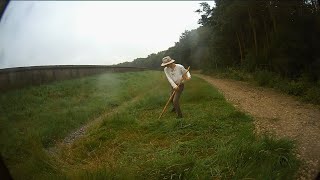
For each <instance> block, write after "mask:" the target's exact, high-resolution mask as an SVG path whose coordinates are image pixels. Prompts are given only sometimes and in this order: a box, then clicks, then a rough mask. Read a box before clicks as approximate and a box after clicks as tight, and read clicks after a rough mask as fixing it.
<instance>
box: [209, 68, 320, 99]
mask: <svg viewBox="0 0 320 180" xmlns="http://www.w3.org/2000/svg"><path fill="white" fill-rule="evenodd" d="M204 73H205V74H209V75H214V76H217V77H221V78H232V79H235V80H239V81H248V82H251V83H253V84H256V85H258V86H264V87H271V88H274V89H277V90H279V91H281V92H285V93H287V94H290V95H293V96H296V97H298V98H299V99H300V100H302V101H305V102H309V103H313V104H320V81H318V82H313V81H312V80H310V79H309V78H308V76H307V75H304V74H303V75H302V76H301V77H300V78H298V79H296V80H292V79H289V78H284V77H281V76H280V75H279V74H276V73H274V72H270V71H266V70H259V71H258V70H257V71H255V72H254V73H249V72H247V71H244V70H241V69H235V68H227V69H220V70H214V71H206V72H204Z"/></svg>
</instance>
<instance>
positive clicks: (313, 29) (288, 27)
mask: <svg viewBox="0 0 320 180" xmlns="http://www.w3.org/2000/svg"><path fill="white" fill-rule="evenodd" d="M195 9H196V7H195ZM196 12H198V13H199V14H200V15H201V18H200V19H199V24H201V25H202V26H200V27H199V28H198V29H195V30H191V31H185V32H183V33H182V34H181V36H180V39H179V41H178V42H176V44H175V46H173V47H170V48H168V49H167V50H165V51H161V52H158V53H153V54H150V55H149V56H148V57H146V58H137V59H135V60H134V61H133V62H125V63H121V64H119V65H120V66H138V67H141V66H143V67H150V68H159V64H160V62H161V59H162V58H163V57H164V56H167V55H169V56H171V57H172V58H174V59H176V60H177V62H178V63H181V64H183V65H185V66H191V67H192V68H193V69H195V68H198V69H201V70H203V71H209V72H212V71H214V72H215V73H217V72H220V71H222V72H229V69H237V70H239V71H238V72H237V73H241V74H243V73H245V74H248V75H249V76H253V77H256V75H258V76H259V77H258V79H257V82H258V84H261V85H267V86H269V87H275V88H277V89H280V90H282V91H283V92H287V93H288V94H293V95H297V96H301V97H302V98H303V99H304V100H306V101H308V102H312V103H317V104H319V103H320V101H319V99H320V98H319V94H320V87H319V82H320V71H319V69H320V41H319V39H320V4H319V1H318V0H281V1H279V0H268V1H257V0H215V7H210V6H209V5H208V4H207V3H200V9H198V10H197V11H196ZM231 73H232V72H231ZM230 76H233V74H231V75H230ZM246 76H247V75H246Z"/></svg>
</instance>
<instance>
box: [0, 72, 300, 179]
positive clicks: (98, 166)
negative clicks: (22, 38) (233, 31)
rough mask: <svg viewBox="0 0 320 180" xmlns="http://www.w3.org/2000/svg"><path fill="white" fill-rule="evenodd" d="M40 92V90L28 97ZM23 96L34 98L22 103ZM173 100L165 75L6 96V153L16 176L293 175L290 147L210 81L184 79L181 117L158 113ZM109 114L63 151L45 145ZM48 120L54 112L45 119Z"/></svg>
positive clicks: (102, 79) (109, 78)
mask: <svg viewBox="0 0 320 180" xmlns="http://www.w3.org/2000/svg"><path fill="white" fill-rule="evenodd" d="M110 83H111V84H110ZM57 88H60V89H59V91H57V90H56V89H57ZM35 92H38V94H42V95H41V96H40V97H38V96H37V95H38V94H37V95H33V96H31V95H32V94H36V93H35ZM50 92H51V93H52V92H55V93H57V94H60V97H61V99H60V98H58V97H57V96H55V97H50ZM24 94H28V96H30V97H29V98H28V100H25V103H23V104H24V105H21V104H19V103H18V99H19V98H23V95H24ZM79 94H81V97H82V98H83V99H81V98H80V99H81V100H79ZM135 97H136V98H135ZM137 97H138V98H137ZM168 97H169V84H168V82H167V81H166V78H165V77H164V76H163V73H161V72H138V73H123V74H105V75H101V76H94V77H89V78H85V79H79V80H76V81H65V82H60V83H55V84H52V85H46V86H41V87H33V88H30V89H24V90H19V91H15V92H11V93H7V94H5V95H2V96H1V101H2V102H4V103H7V104H10V103H12V104H10V105H9V107H12V108H16V109H15V110H11V108H8V107H4V106H3V105H2V106H1V108H2V109H5V108H6V109H5V110H6V111H1V112H6V114H1V117H2V116H4V117H6V119H1V122H3V124H4V125H5V128H4V126H2V127H1V145H2V146H1V153H2V154H3V156H4V157H5V160H6V162H7V164H8V165H9V168H10V171H11V173H12V174H13V175H14V178H16V179H31V178H35V179H48V178H51V179H198V178H199V179H212V178H216V179H241V178H254V179H292V178H293V177H294V175H295V172H296V170H297V168H298V161H297V160H296V158H295V157H294V155H293V148H294V146H293V143H292V142H291V141H288V140H283V139H281V140H276V139H274V138H273V137H270V136H262V137H260V136H256V135H255V134H254V133H253V129H254V126H253V123H252V119H251V118H250V117H248V116H247V115H245V114H244V113H241V112H238V111H237V110H235V109H234V107H233V106H232V105H230V104H228V103H227V102H226V101H225V99H224V97H223V96H222V95H221V94H220V93H218V91H217V90H216V89H215V88H213V87H211V86H210V85H209V84H207V83H206V82H205V81H203V80H201V79H199V78H196V77H194V78H193V79H192V80H191V81H189V82H188V83H187V84H186V85H185V91H184V92H183V94H182V97H181V108H182V112H183V115H184V118H182V119H176V115H175V114H174V113H170V112H166V113H165V114H164V116H163V117H162V118H161V119H158V116H159V114H160V112H161V110H162V108H163V106H164V105H165V103H166V101H167V98H168ZM65 98H66V99H68V100H64V99H65ZM133 98H135V99H136V100H135V101H130V99H133ZM10 99H17V100H16V101H12V102H10ZM44 99H45V100H44ZM101 99H103V100H101ZM35 101H36V102H35ZM56 101H58V102H56ZM38 102H42V104H41V106H39V105H37V104H40V103H38ZM124 102H126V105H125V106H124V105H123V103H124ZM14 103H16V104H17V105H16V106H15V104H14ZM1 104H3V103H1ZM56 104H60V106H55V105H56ZM32 105H33V106H32ZM78 108H80V109H78ZM24 109H28V110H24ZM66 109H68V110H67V111H69V113H63V112H64V111H66ZM109 110H114V111H113V112H114V113H110V114H109V115H108V116H106V117H105V118H104V119H103V121H102V122H101V123H100V124H95V126H94V127H92V128H90V129H89V131H88V132H87V134H86V135H85V136H83V137H81V138H79V139H77V140H76V141H75V142H74V143H73V144H72V145H60V146H58V147H57V148H59V150H60V151H58V152H57V154H50V153H47V152H46V151H44V150H43V148H44V147H47V146H52V145H53V144H54V142H55V141H59V139H61V138H63V137H64V136H65V135H66V134H68V132H70V131H72V130H73V129H75V128H77V127H79V126H81V125H82V124H84V123H87V122H89V121H90V120H91V119H92V118H94V117H97V116H99V115H100V114H101V113H103V112H104V111H109ZM56 111H58V112H60V113H61V114H60V113H56ZM81 111H85V112H86V113H84V112H81ZM28 112H29V113H30V114H28ZM78 113H80V115H78ZM19 114H20V116H19ZM84 114H85V115H84ZM50 116H53V117H57V118H52V119H48V118H44V117H50ZM83 116H84V117H83ZM9 117H10V118H9ZM23 117H25V119H24V118H23ZM70 126H71V127H70ZM52 129H54V130H52ZM21 132H23V133H25V134H21ZM26 134H31V135H26ZM10 149H11V150H12V151H10Z"/></svg>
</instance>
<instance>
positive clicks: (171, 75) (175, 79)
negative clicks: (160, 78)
mask: <svg viewBox="0 0 320 180" xmlns="http://www.w3.org/2000/svg"><path fill="white" fill-rule="evenodd" d="M186 71H187V70H186V69H185V68H184V67H183V66H182V65H181V64H176V66H175V67H174V68H173V69H171V68H169V67H165V68H164V73H165V74H166V76H167V79H168V81H169V83H170V84H171V86H172V87H173V88H176V87H177V86H178V84H179V83H180V81H181V79H182V75H183V74H184V73H185V72H186ZM187 76H188V78H191V74H190V73H189V72H188V73H187Z"/></svg>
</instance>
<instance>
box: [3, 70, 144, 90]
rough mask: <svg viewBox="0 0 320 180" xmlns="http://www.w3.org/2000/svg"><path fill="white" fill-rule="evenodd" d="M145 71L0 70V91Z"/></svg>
mask: <svg viewBox="0 0 320 180" xmlns="http://www.w3.org/2000/svg"><path fill="white" fill-rule="evenodd" d="M143 70H146V68H136V67H117V66H97V65H59V66H31V67H18V68H7V69H0V91H1V92H5V91H8V90H12V89H19V88H23V87H26V86H30V85H40V84H45V83H49V82H53V81H59V80H66V79H72V78H80V77H84V76H89V75H93V74H101V73H106V72H129V71H143Z"/></svg>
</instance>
